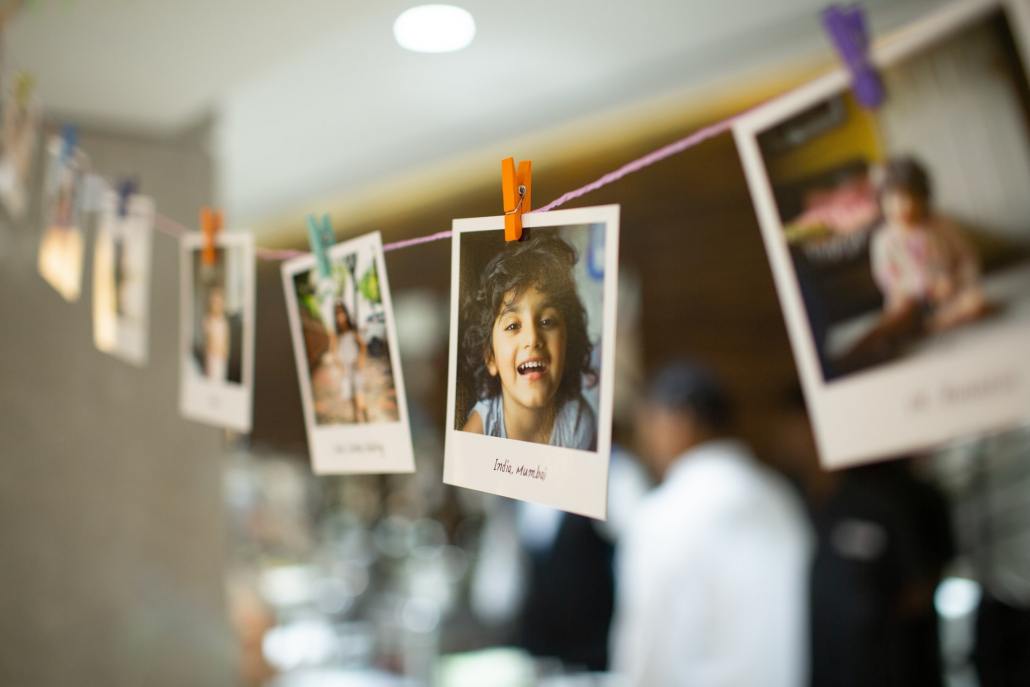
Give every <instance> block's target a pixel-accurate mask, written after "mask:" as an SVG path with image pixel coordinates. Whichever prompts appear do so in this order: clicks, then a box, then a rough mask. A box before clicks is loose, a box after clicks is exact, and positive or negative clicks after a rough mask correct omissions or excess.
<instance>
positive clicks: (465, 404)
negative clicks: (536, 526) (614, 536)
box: [443, 205, 619, 518]
mask: <svg viewBox="0 0 1030 687" xmlns="http://www.w3.org/2000/svg"><path fill="white" fill-rule="evenodd" d="M522 221H523V225H522V226H523V232H522V237H521V238H520V239H519V240H516V241H506V240H505V230H504V226H505V225H504V223H505V218H504V217H503V216H497V217H475V218H470V219H456V220H454V224H453V227H454V230H453V234H454V238H453V244H452V246H451V313H450V346H449V351H448V370H449V374H448V380H447V418H448V419H447V435H446V443H445V445H444V475H443V476H444V482H445V483H446V484H453V485H455V486H459V487H465V488H469V489H477V490H479V491H484V492H487V493H491V494H499V495H501V496H506V497H508V498H515V499H521V500H523V501H530V502H533V503H540V504H543V505H547V506H551V507H553V508H559V509H561V510H565V511H569V512H571V513H579V514H581V515H586V516H588V517H591V518H604V517H605V514H606V512H607V493H608V459H609V456H610V453H611V435H612V413H613V407H614V390H615V368H616V365H615V323H616V319H617V317H618V303H619V291H618V289H619V206H618V205H602V206H598V207H590V208H577V209H575V210H556V211H553V212H541V213H532V214H527V215H523V218H522Z"/></svg>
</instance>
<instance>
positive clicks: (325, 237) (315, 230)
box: [308, 214, 336, 279]
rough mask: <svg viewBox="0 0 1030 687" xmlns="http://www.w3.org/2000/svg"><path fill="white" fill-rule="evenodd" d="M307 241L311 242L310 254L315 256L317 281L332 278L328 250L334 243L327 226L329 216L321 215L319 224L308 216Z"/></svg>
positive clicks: (330, 230) (331, 231)
mask: <svg viewBox="0 0 1030 687" xmlns="http://www.w3.org/2000/svg"><path fill="white" fill-rule="evenodd" d="M308 240H309V241H310V242H311V252H312V253H314V255H315V266H316V267H317V268H318V277H319V279H328V278H330V277H331V276H332V270H331V269H329V252H328V251H329V249H330V248H332V246H333V244H334V243H336V237H335V236H333V229H332V227H331V226H330V225H329V215H328V214H325V215H322V222H321V224H320V223H319V221H318V218H317V217H315V216H314V215H308Z"/></svg>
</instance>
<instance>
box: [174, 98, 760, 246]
mask: <svg viewBox="0 0 1030 687" xmlns="http://www.w3.org/2000/svg"><path fill="white" fill-rule="evenodd" d="M749 111H750V110H748V111H745V112H741V113H739V114H736V115H733V116H731V117H727V118H726V119H723V120H721V121H718V122H716V123H715V124H710V125H709V126H706V127H704V128H702V129H698V130H697V131H695V132H694V133H692V134H690V135H689V136H685V137H683V138H681V139H679V140H678V141H674V142H672V143H670V144H669V145H667V146H663V147H661V148H659V149H658V150H655V151H654V152H651V153H648V154H647V155H644V156H643V157H640V158H637V159H636V160H633V161H632V162H627V163H626V164H624V165H623V166H622V167H619V168H618V169H617V170H615V171H614V172H608V173H607V174H605V175H604V176H603V177H601V178H600V179H597V180H595V181H591V182H590V183H589V184H587V185H586V186H581V187H580V188H577V189H575V190H573V191H569V192H568V193H566V194H564V195H562V196H560V197H559V198H556V199H555V200H552V201H551V202H550V203H548V204H547V205H545V206H543V207H542V208H537V209H536V210H531V211H530V214H532V213H537V212H548V211H549V210H553V209H555V208H556V207H558V206H560V205H564V204H565V203H567V202H569V201H570V200H574V199H576V198H579V197H580V196H585V195H586V194H588V193H590V192H591V191H596V190H597V189H599V188H602V187H604V186H607V185H608V184H610V183H612V182H615V181H618V180H619V179H621V178H623V177H624V176H626V175H627V174H632V173H633V172H639V171H640V170H642V169H644V168H645V167H650V166H651V165H653V164H655V163H656V162H661V161H662V160H664V159H665V158H668V157H672V156H673V155H676V154H677V153H682V152H683V151H684V150H687V149H688V148H693V147H694V146H696V145H698V144H700V143H703V142H705V141H707V140H708V139H710V138H714V137H716V136H718V135H720V134H723V133H726V132H727V131H729V130H730V129H732V128H733V124H734V123H735V122H736V121H737V120H738V119H740V118H741V117H743V116H744V115H745V114H747V113H748V112H749ZM155 228H156V229H157V230H158V231H160V232H162V233H164V234H168V235H169V236H172V237H174V238H177V239H178V238H182V237H183V236H184V235H185V234H187V233H189V232H190V231H191V230H190V229H189V228H187V227H184V226H183V225H181V224H179V223H177V222H175V221H173V220H170V219H168V218H167V217H165V216H163V215H157V217H156V221H155ZM452 233H453V232H451V231H440V232H437V233H435V234H430V235H429V236H420V237H418V238H414V239H406V240H404V241H395V242H394V243H387V244H384V245H383V252H389V251H392V250H398V249H400V248H408V247H409V246H417V245H420V244H423V243H431V242H433V241H439V240H440V239H449V238H451V236H452ZM254 253H255V255H256V256H257V257H258V258H260V259H262V260H272V261H275V260H289V259H290V258H296V257H300V256H302V255H307V253H305V252H304V251H299V250H272V249H269V248H257V249H255V250H254Z"/></svg>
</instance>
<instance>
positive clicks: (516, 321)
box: [486, 287, 566, 408]
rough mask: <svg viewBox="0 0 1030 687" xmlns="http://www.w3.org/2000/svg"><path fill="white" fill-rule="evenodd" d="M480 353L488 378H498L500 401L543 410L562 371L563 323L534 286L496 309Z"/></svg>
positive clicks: (551, 305)
mask: <svg viewBox="0 0 1030 687" xmlns="http://www.w3.org/2000/svg"><path fill="white" fill-rule="evenodd" d="M492 338H493V345H492V347H491V349H490V350H489V351H487V353H486V366H487V370H489V372H490V374H491V375H493V376H494V377H498V376H499V377H500V378H501V388H502V389H503V391H504V396H505V401H506V402H507V401H508V400H509V399H510V400H511V401H514V402H515V403H518V404H519V405H521V406H523V407H525V408H543V407H546V406H548V405H549V404H550V403H551V401H553V400H554V396H555V394H556V393H557V391H558V385H559V384H561V379H562V375H563V374H564V372H565V341H566V329H565V320H564V318H563V317H562V316H561V312H559V310H558V308H557V307H555V306H554V305H553V304H552V303H551V299H550V297H548V295H547V294H546V293H544V292H543V291H540V290H539V289H537V288H536V287H531V288H528V289H526V290H525V291H523V292H522V294H521V295H520V296H519V297H518V298H516V299H515V300H514V301H513V302H512V303H511V304H510V305H506V306H504V307H502V309H501V312H500V314H499V315H498V316H497V319H496V320H494V328H493V337H492Z"/></svg>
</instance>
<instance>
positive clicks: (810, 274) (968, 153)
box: [758, 13, 1030, 381]
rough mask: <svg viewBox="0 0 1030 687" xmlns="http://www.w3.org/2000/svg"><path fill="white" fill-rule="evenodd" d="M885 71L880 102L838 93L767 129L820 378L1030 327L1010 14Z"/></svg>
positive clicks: (762, 138) (1019, 100)
mask: <svg viewBox="0 0 1030 687" xmlns="http://www.w3.org/2000/svg"><path fill="white" fill-rule="evenodd" d="M945 72H946V73H948V75H949V78H948V81H947V82H946V83H943V82H940V81H939V80H937V79H936V78H935V77H933V76H932V75H933V74H940V73H945ZM883 78H884V81H885V84H886V86H887V88H888V91H889V93H890V97H889V98H888V100H887V101H886V102H885V104H884V105H883V106H882V107H881V108H879V109H877V110H875V111H869V110H864V109H861V108H859V107H858V106H857V104H856V103H855V102H854V101H853V100H852V97H851V95H850V94H848V93H844V94H841V95H838V96H834V97H832V98H830V99H827V100H825V101H823V102H821V103H819V104H818V105H817V106H815V107H813V108H808V109H806V110H805V111H804V112H801V113H799V114H798V115H796V116H795V117H793V118H791V119H788V120H787V121H785V122H783V123H781V124H779V125H777V126H775V127H773V128H771V129H769V130H767V131H765V132H763V133H761V134H759V135H758V143H759V146H760V148H761V150H762V153H763V157H764V159H765V162H766V165H767V167H768V171H769V179H770V181H771V183H772V188H773V192H774V194H775V197H776V202H777V207H778V210H779V213H780V216H781V218H782V224H783V234H784V236H785V238H786V240H787V243H788V245H789V248H790V255H791V259H792V262H793V265H794V269H795V271H796V276H797V280H798V285H799V287H800V290H801V294H802V299H803V301H804V305H805V308H806V311H807V314H808V320H809V324H810V327H811V333H812V336H813V338H814V340H815V344H816V348H817V351H818V355H819V361H820V366H821V368H822V371H823V376H824V379H825V380H826V381H831V380H834V379H838V378H841V377H844V376H847V375H851V374H854V373H856V372H860V371H863V370H866V369H870V368H873V367H876V366H879V365H883V364H885V363H889V362H891V361H895V360H899V359H904V358H907V357H912V356H918V355H921V354H926V353H930V352H932V351H935V350H940V349H946V348H949V347H951V346H953V345H956V344H957V342H958V341H961V340H964V339H966V338H968V337H969V336H973V335H974V334H975V330H976V329H977V328H981V329H997V328H999V327H1004V326H1007V325H1008V324H1012V323H1015V322H1018V321H1030V193H1028V190H1030V90H1028V88H1027V79H1026V75H1025V73H1024V70H1023V66H1022V63H1021V61H1020V59H1019V55H1018V53H1017V52H1016V49H1015V43H1014V41H1013V37H1012V34H1011V31H1010V28H1009V26H1008V22H1007V20H1006V19H1005V16H1004V15H1003V14H1001V13H996V14H993V15H991V16H989V17H988V18H984V19H981V20H980V21H978V22H977V23H976V25H975V26H973V27H970V28H969V29H967V30H966V31H963V32H961V33H959V34H957V35H954V36H952V37H950V38H949V39H948V40H946V41H943V42H941V43H940V44H938V45H936V46H934V47H933V48H930V49H928V50H926V51H923V52H922V53H920V54H918V55H917V56H915V57H913V58H912V59H909V60H905V61H903V62H901V63H899V64H897V65H894V66H891V67H889V68H887V69H885V70H884V71H883ZM942 136H943V137H944V139H942V138H941V137H942ZM942 140H947V141H948V145H947V146H942V145H941V141H942Z"/></svg>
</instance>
